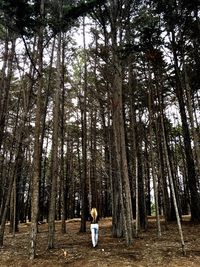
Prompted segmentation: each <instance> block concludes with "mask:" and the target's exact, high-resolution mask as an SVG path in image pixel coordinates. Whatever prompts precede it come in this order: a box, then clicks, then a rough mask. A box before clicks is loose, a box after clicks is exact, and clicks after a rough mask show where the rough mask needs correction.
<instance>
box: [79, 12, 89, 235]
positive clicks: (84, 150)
mask: <svg viewBox="0 0 200 267" xmlns="http://www.w3.org/2000/svg"><path fill="white" fill-rule="evenodd" d="M83 46H84V96H83V99H81V101H83V102H82V103H81V105H82V107H81V113H82V153H83V154H82V158H83V172H82V181H81V197H82V209H81V226H80V232H82V233H83V232H86V219H87V206H88V205H87V203H88V200H87V112H86V105H87V86H88V84H87V56H86V37H85V17H83Z"/></svg>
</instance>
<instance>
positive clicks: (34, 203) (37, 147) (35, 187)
mask: <svg viewBox="0 0 200 267" xmlns="http://www.w3.org/2000/svg"><path fill="white" fill-rule="evenodd" d="M43 14H44V1H43V0H42V1H41V3H40V15H41V17H42V16H43ZM38 66H39V69H38V71H39V77H38V78H39V81H38V91H37V103H36V121H35V133H34V136H35V139H34V158H33V177H32V194H31V227H30V245H31V246H30V259H34V258H35V255H36V238H37V229H38V227H37V223H38V210H39V180H40V174H41V162H40V160H41V144H40V143H41V118H42V114H41V110H42V103H41V102H42V86H43V81H42V68H43V28H42V27H41V28H40V29H39V35H38Z"/></svg>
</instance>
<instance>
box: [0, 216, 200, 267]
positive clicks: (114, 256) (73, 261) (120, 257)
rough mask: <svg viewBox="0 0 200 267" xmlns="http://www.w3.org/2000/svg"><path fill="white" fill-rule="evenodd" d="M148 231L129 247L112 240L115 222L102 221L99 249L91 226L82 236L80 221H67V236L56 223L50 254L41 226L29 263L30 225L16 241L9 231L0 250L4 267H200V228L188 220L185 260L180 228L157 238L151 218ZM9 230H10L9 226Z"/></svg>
mask: <svg viewBox="0 0 200 267" xmlns="http://www.w3.org/2000/svg"><path fill="white" fill-rule="evenodd" d="M148 221H149V227H148V230H147V231H141V232H140V235H139V238H137V239H134V243H133V245H131V246H130V247H126V245H125V242H124V240H122V239H117V238H112V237H111V219H110V218H108V219H104V220H102V221H100V225H99V226H100V233H99V245H98V247H97V248H95V249H93V248H92V245H91V238H90V231H89V224H88V225H87V232H86V233H84V234H80V233H79V227H80V221H79V220H69V221H67V233H66V234H64V235H63V234H61V231H60V229H61V225H60V222H57V223H56V247H55V249H52V250H47V238H48V229H47V224H41V225H39V233H38V241H37V257H36V259H34V260H33V261H31V260H29V227H30V225H29V224H22V225H20V231H19V233H17V234H16V236H15V237H12V235H10V234H9V233H8V229H7V230H6V234H5V239H4V247H3V248H1V249H0V252H1V257H0V266H1V267H5V266H6V267H7V266H15V267H29V266H35V267H37V266H40V267H58V266H59V267H61V266H70V267H71V266H74V267H83V266H88V267H92V266H95V267H97V266H101V267H102V266H105V267H106V266H113V267H114V266H116V267H118V266H133V267H158V266H159V267H161V266H163V267H179V266H182V267H189V266H193V267H199V266H200V225H193V224H191V223H190V222H189V219H188V217H186V218H184V222H183V232H184V239H185V246H186V253H187V254H186V256H182V250H181V245H180V237H179V234H178V229H177V225H176V224H175V223H172V224H169V225H168V229H167V230H166V229H165V226H164V223H162V236H161V237H160V238H158V237H157V230H156V222H155V218H149V220H148ZM7 227H8V226H7Z"/></svg>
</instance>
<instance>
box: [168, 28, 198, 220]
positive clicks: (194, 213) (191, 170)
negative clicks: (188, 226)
mask: <svg viewBox="0 0 200 267" xmlns="http://www.w3.org/2000/svg"><path fill="white" fill-rule="evenodd" d="M171 34H172V41H171V42H172V48H173V57H174V70H175V78H176V95H177V98H178V102H179V109H180V114H181V121H182V128H183V138H184V147H185V155H186V163H187V175H188V187H189V190H190V196H191V220H192V221H193V222H200V196H199V192H198V189H197V179H198V177H197V174H196V171H195V164H194V158H193V153H192V147H191V138H190V132H189V126H188V122H187V116H186V110H185V101H184V99H183V96H184V93H183V88H182V84H181V77H180V71H179V67H178V58H177V51H176V50H175V47H176V42H175V34H174V32H173V31H172V32H171Z"/></svg>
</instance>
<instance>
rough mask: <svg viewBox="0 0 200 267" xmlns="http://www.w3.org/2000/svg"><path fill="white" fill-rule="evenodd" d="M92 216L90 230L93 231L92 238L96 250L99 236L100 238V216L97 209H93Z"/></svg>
mask: <svg viewBox="0 0 200 267" xmlns="http://www.w3.org/2000/svg"><path fill="white" fill-rule="evenodd" d="M90 215H91V218H90V221H91V225H90V230H91V236H92V245H93V248H95V247H96V246H97V244H98V236H99V224H98V221H99V216H98V213H97V209H96V208H92V210H91V212H90Z"/></svg>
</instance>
